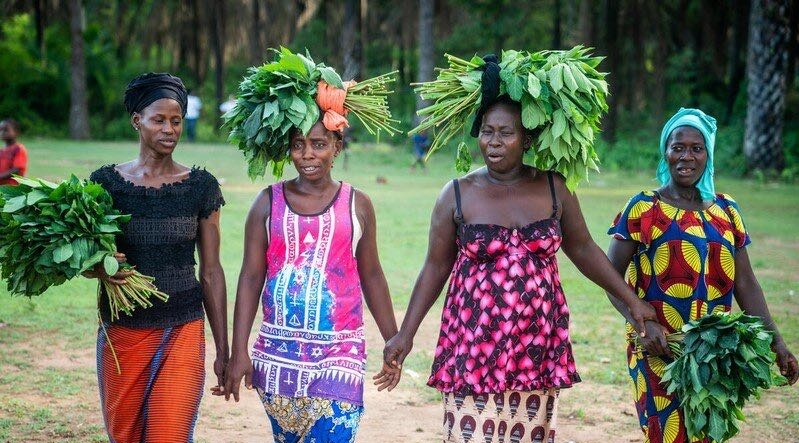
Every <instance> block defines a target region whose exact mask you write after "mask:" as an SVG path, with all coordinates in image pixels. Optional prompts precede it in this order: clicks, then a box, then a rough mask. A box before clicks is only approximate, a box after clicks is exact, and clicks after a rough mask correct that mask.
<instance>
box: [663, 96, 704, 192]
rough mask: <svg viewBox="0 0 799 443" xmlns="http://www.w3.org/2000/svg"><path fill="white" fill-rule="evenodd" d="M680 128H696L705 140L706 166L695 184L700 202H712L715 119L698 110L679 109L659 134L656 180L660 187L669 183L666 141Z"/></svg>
mask: <svg viewBox="0 0 799 443" xmlns="http://www.w3.org/2000/svg"><path fill="white" fill-rule="evenodd" d="M680 126H690V127H692V128H696V129H697V130H698V131H699V132H700V133H702V136H703V137H704V138H705V149H706V150H707V165H706V166H705V172H703V173H702V177H700V178H699V181H698V182H696V188H697V189H698V190H699V193H700V194H701V196H702V200H705V201H712V200H713V199H715V198H716V187H715V185H714V184H713V172H714V168H713V148H714V147H715V146H716V119H715V118H713V117H711V116H709V115H707V114H705V113H704V112H702V111H701V110H699V109H692V108H680V110H679V111H677V113H676V114H674V115H673V116H672V117H671V118H670V119H669V121H667V122H666V125H665V126H663V132H661V133H660V163H658V171H657V178H658V180H660V184H661V185H664V186H665V185H666V184H668V183H669V182H670V181H671V174H670V173H669V165H668V164H667V163H666V141H667V140H668V139H669V136H670V135H671V133H672V131H674V130H675V129H677V128H678V127H680Z"/></svg>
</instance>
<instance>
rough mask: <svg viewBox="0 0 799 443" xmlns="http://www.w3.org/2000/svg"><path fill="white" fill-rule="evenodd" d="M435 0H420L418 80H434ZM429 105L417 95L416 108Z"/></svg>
mask: <svg viewBox="0 0 799 443" xmlns="http://www.w3.org/2000/svg"><path fill="white" fill-rule="evenodd" d="M434 3H435V0H419V39H418V41H417V44H418V45H419V65H418V67H419V72H418V74H417V76H416V81H417V82H429V81H430V80H433V66H434V63H435V56H434V55H433V54H434V52H435V43H434V42H433V13H434V6H435V4H434ZM425 106H427V103H425V101H424V100H422V99H421V98H420V97H419V96H418V95H417V96H416V109H417V110H418V109H421V108H423V107H425Z"/></svg>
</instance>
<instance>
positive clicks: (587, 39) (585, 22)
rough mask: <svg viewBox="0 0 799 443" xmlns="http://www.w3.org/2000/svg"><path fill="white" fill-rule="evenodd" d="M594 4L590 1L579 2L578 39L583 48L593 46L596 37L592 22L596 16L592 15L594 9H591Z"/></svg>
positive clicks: (582, 0)
mask: <svg viewBox="0 0 799 443" xmlns="http://www.w3.org/2000/svg"><path fill="white" fill-rule="evenodd" d="M593 4H594V2H593V1H591V0H581V1H580V12H579V15H580V18H579V23H578V27H579V29H580V33H579V38H580V44H583V45H585V46H595V45H596V43H595V40H596V37H595V35H594V33H595V29H596V28H595V27H594V20H596V15H595V14H594V10H595V8H594V7H593Z"/></svg>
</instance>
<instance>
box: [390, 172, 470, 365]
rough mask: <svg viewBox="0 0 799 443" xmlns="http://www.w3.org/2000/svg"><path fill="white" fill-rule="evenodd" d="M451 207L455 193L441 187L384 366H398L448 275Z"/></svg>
mask: <svg viewBox="0 0 799 443" xmlns="http://www.w3.org/2000/svg"><path fill="white" fill-rule="evenodd" d="M454 207H455V191H454V189H453V186H452V183H451V182H450V183H448V184H447V185H446V186H445V187H444V189H443V191H442V192H441V195H440V196H439V197H438V200H437V201H436V205H435V207H434V208H433V215H432V217H431V221H430V234H429V240H428V246H427V257H426V258H425V261H424V264H423V265H422V270H421V271H420V272H419V277H418V278H417V279H416V284H415V285H414V286H413V292H412V293H411V300H410V302H409V303H408V310H407V312H405V319H404V320H403V321H402V327H401V329H400V332H399V333H398V334H397V335H395V336H394V338H392V339H391V340H389V341H388V343H386V347H385V349H384V350H383V359H384V361H385V362H386V363H389V364H397V365H402V362H403V361H404V360H405V357H406V356H407V355H408V353H410V351H411V348H412V347H413V337H414V335H416V331H417V329H419V325H420V324H421V323H422V319H424V317H425V315H427V311H429V310H430V307H431V306H433V303H435V301H436V299H437V298H438V296H439V294H440V293H441V289H442V288H443V287H444V283H446V281H447V277H448V276H449V274H450V272H451V271H452V265H453V264H454V263H455V258H456V252H457V250H456V247H455V234H456V231H455V229H456V227H455V222H454V221H453V214H454Z"/></svg>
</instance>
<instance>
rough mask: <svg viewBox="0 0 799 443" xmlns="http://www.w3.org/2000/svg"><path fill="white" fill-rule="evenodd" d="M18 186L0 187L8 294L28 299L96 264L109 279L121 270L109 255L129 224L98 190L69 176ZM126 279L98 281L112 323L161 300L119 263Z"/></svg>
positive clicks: (148, 281) (0, 244)
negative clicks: (121, 281) (106, 296)
mask: <svg viewBox="0 0 799 443" xmlns="http://www.w3.org/2000/svg"><path fill="white" fill-rule="evenodd" d="M16 180H17V181H18V182H19V185H18V186H0V207H2V209H0V277H2V279H3V280H5V281H6V284H7V287H8V291H9V292H10V293H11V294H12V295H13V294H19V295H25V296H28V297H33V296H37V295H40V294H41V293H43V292H44V291H46V290H47V289H48V288H50V287H51V286H58V285H60V284H63V283H64V282H66V281H67V280H70V279H72V278H74V277H76V276H78V275H80V274H82V273H84V272H86V271H89V270H92V269H93V268H95V266H97V265H100V264H101V265H102V267H103V269H104V270H105V272H106V273H108V274H109V275H114V274H115V273H116V272H117V271H118V270H119V268H120V264H119V263H118V262H117V260H116V258H115V257H114V254H115V252H116V242H115V238H114V237H115V236H116V235H117V234H119V233H121V232H122V231H121V229H120V225H121V224H122V223H125V222H127V221H129V220H130V216H129V215H123V214H121V213H120V212H119V211H117V210H116V209H114V207H113V202H112V200H111V195H110V194H108V192H106V191H105V190H104V189H103V188H102V187H101V186H100V185H98V184H96V183H92V182H89V181H85V182H81V181H80V180H79V179H78V178H77V177H75V176H74V175H73V176H71V177H70V178H69V179H68V180H65V181H63V182H61V183H60V184H57V185H56V184H53V183H50V182H47V181H45V180H39V179H26V178H22V177H18V178H16ZM122 267H123V270H127V271H129V272H130V273H131V274H130V275H129V276H128V277H126V279H125V280H126V284H125V285H121V286H118V285H114V284H112V283H109V282H106V281H103V282H102V285H101V286H102V287H103V288H104V289H105V291H106V292H107V293H108V294H109V303H111V306H110V307H111V317H112V320H113V319H116V318H119V312H120V311H122V312H125V313H126V314H128V315H130V314H131V313H132V312H133V310H134V309H135V308H136V307H148V306H151V305H152V302H151V301H150V298H151V297H156V298H158V299H161V300H166V299H167V298H168V296H167V294H165V293H163V292H161V291H158V289H157V288H156V287H155V286H154V285H153V284H152V282H153V278H152V277H147V276H144V275H141V274H140V273H138V272H136V271H135V269H133V268H132V267H131V266H129V265H126V264H123V265H122Z"/></svg>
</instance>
